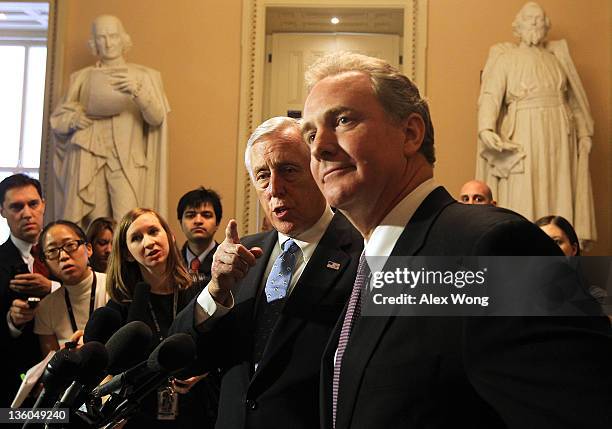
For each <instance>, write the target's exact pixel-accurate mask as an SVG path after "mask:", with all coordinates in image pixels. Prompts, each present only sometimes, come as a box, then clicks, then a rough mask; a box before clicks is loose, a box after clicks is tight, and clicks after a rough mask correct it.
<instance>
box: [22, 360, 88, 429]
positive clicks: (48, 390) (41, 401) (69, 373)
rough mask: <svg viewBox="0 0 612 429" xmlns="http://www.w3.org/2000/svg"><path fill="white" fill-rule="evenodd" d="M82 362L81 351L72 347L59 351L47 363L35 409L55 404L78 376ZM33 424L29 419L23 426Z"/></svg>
mask: <svg viewBox="0 0 612 429" xmlns="http://www.w3.org/2000/svg"><path fill="white" fill-rule="evenodd" d="M80 364H81V355H80V353H77V352H76V351H74V350H71V349H62V350H59V351H57V352H56V353H55V354H54V355H53V357H52V358H51V359H50V360H49V363H47V366H46V367H45V371H44V373H43V375H42V377H41V381H42V384H43V390H42V392H41V393H40V395H39V396H38V399H37V400H36V403H35V404H34V409H37V408H50V407H51V406H53V404H55V401H57V399H58V398H59V396H60V395H61V394H62V392H63V391H64V390H65V389H66V387H68V385H69V384H70V383H71V382H72V381H73V380H74V378H75V377H76V375H77V373H78V371H79V366H80ZM31 425H32V423H31V422H30V421H27V422H25V423H24V425H23V428H27V427H28V426H31Z"/></svg>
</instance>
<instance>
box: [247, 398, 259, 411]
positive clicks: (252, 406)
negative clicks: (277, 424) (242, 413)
mask: <svg viewBox="0 0 612 429" xmlns="http://www.w3.org/2000/svg"><path fill="white" fill-rule="evenodd" d="M246 406H247V408H248V409H249V410H255V409H257V402H255V401H254V400H253V399H247V400H246Z"/></svg>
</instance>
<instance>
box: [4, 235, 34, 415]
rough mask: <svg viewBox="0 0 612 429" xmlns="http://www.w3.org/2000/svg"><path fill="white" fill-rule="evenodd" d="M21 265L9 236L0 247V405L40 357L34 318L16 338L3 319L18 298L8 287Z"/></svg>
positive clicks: (11, 397) (16, 388)
mask: <svg viewBox="0 0 612 429" xmlns="http://www.w3.org/2000/svg"><path fill="white" fill-rule="evenodd" d="M21 265H24V262H23V259H22V258H21V254H20V253H19V250H18V249H17V247H16V246H15V245H14V244H13V242H12V241H11V239H10V238H9V239H8V240H6V241H5V242H4V243H3V244H2V246H0V302H1V303H2V314H1V315H0V317H1V319H0V326H1V327H2V328H1V332H0V335H1V337H0V341H1V348H2V350H4V353H3V358H2V365H0V380H2V389H0V391H2V394H1V396H0V400H1V401H2V403H1V404H0V407H9V406H10V405H11V402H12V400H13V398H14V397H15V394H16V393H17V390H18V389H19V385H20V384H21V379H20V378H19V374H21V373H25V372H26V371H27V370H28V369H29V368H30V367H32V366H33V365H34V364H36V363H37V362H40V360H41V359H42V356H41V353H40V346H39V344H38V338H37V336H36V335H35V334H34V332H33V328H34V321H31V322H29V323H27V324H26V325H25V326H24V328H23V330H22V333H21V335H20V336H19V337H17V338H12V337H11V335H10V331H9V328H8V325H7V321H6V315H7V313H8V311H9V310H10V307H11V303H12V302H13V300H14V299H16V298H18V297H19V295H18V294H17V293H16V292H14V291H13V290H12V289H10V288H9V282H10V280H11V279H12V278H13V277H14V273H15V271H14V269H15V268H16V267H18V266H21Z"/></svg>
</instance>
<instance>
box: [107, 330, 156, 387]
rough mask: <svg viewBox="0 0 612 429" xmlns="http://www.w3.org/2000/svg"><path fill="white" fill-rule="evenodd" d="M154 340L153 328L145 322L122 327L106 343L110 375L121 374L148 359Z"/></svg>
mask: <svg viewBox="0 0 612 429" xmlns="http://www.w3.org/2000/svg"><path fill="white" fill-rule="evenodd" d="M152 340H153V333H152V332H151V328H149V326H148V325H147V324H146V323H144V322H141V321H138V320H135V321H133V322H130V323H127V324H125V325H124V326H122V327H121V329H119V330H118V331H117V332H115V333H114V334H113V336H112V337H110V338H109V340H108V341H107V342H106V351H107V352H108V373H109V374H111V375H116V374H119V373H120V372H123V371H125V370H127V369H128V368H131V367H133V366H134V365H136V364H137V363H138V362H140V361H142V360H143V359H146V357H147V355H148V353H149V350H151V341H152Z"/></svg>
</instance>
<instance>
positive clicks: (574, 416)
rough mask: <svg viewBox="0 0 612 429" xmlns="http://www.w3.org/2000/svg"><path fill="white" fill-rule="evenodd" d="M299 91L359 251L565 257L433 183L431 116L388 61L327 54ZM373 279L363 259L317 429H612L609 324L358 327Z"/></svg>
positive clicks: (379, 322)
mask: <svg viewBox="0 0 612 429" xmlns="http://www.w3.org/2000/svg"><path fill="white" fill-rule="evenodd" d="M306 81H307V84H308V87H309V95H308V97H307V100H306V104H305V109H304V122H303V126H302V133H303V136H304V138H305V140H306V141H307V142H308V143H309V144H310V148H311V155H312V158H311V170H312V172H313V176H314V177H315V180H316V181H317V184H318V185H319V187H320V189H321V190H322V192H323V195H324V196H325V198H326V200H327V202H328V203H329V204H331V205H332V206H334V207H337V208H338V209H339V211H340V212H341V213H343V214H345V215H346V217H347V218H348V219H349V220H350V221H351V223H352V224H353V225H354V226H355V227H356V228H357V229H358V230H359V231H360V232H361V234H362V236H363V237H364V239H365V241H366V245H365V252H364V254H365V255H367V256H379V257H383V258H387V261H388V263H392V261H391V260H390V259H388V257H389V256H404V257H405V256H410V255H426V256H432V255H451V256H456V255H560V254H559V251H558V249H556V248H555V245H554V243H553V242H552V241H551V240H549V239H548V238H547V237H546V236H545V235H543V234H541V233H540V231H537V228H534V226H533V225H532V224H531V223H529V222H528V221H526V220H525V219H524V218H522V217H521V216H519V215H517V214H515V213H513V212H511V211H508V210H504V209H499V208H495V207H473V206H468V205H463V204H459V203H457V202H456V201H454V199H453V198H452V197H451V196H450V195H449V194H448V192H447V191H446V190H445V189H444V188H442V187H438V186H436V184H435V183H434V182H433V163H434V161H435V157H434V148H433V143H434V139H433V137H434V135H433V126H432V124H431V119H430V115H429V109H428V107H427V104H426V102H425V101H424V100H423V99H421V97H420V95H419V92H418V89H417V88H416V86H414V84H413V83H412V82H411V81H410V80H409V79H408V78H406V77H405V76H403V75H402V74H401V73H400V72H399V71H397V70H396V69H394V68H393V67H391V66H390V65H389V64H387V63H386V62H384V61H382V60H378V59H374V58H370V57H366V56H362V55H357V54H346V53H344V54H334V55H330V56H327V57H324V58H322V59H320V60H319V61H318V62H317V63H316V64H314V65H313V66H312V68H311V69H310V70H309V71H308V72H307V75H306ZM362 260H365V258H363V259H362ZM367 278H368V268H367V263H360V266H359V269H358V273H357V280H356V281H355V286H354V288H353V291H352V293H351V298H350V299H349V303H348V305H347V307H346V309H345V311H344V312H343V314H342V316H341V317H340V319H339V321H338V324H337V325H336V327H335V329H334V332H333V334H332V336H331V338H330V342H329V344H328V345H327V348H326V350H325V352H324V356H323V361H322V381H321V389H322V390H321V398H322V403H321V404H322V419H321V427H322V428H324V429H329V428H332V427H333V428H335V429H346V428H353V429H356V428H364V429H365V428H368V429H370V428H425V427H427V428H448V427H469V428H504V427H510V428H525V427H530V428H560V427H564V428H565V427H568V428H569V427H572V428H574V427H589V428H595V427H597V428H605V427H608V428H609V427H612V389H610V386H612V375H611V372H610V370H609V362H610V361H611V360H612V342H611V340H610V337H609V336H608V334H607V332H608V326H607V324H606V323H605V320H604V319H603V318H597V317H575V318H563V317H557V318H552V317H534V318H528V317H497V318H495V317H482V318H477V317H400V316H393V315H389V316H377V317H360V316H363V314H361V308H362V304H366V305H367V304H369V302H368V301H363V303H362V300H366V299H370V297H371V296H373V295H374V294H363V293H362V290H363V288H365V287H366V284H367ZM362 295H363V296H362ZM364 296H365V298H364ZM518 298H520V297H518Z"/></svg>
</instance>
